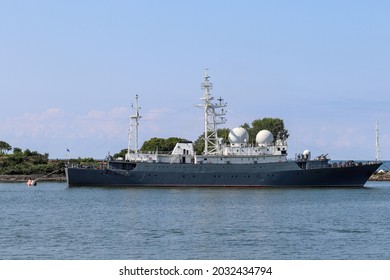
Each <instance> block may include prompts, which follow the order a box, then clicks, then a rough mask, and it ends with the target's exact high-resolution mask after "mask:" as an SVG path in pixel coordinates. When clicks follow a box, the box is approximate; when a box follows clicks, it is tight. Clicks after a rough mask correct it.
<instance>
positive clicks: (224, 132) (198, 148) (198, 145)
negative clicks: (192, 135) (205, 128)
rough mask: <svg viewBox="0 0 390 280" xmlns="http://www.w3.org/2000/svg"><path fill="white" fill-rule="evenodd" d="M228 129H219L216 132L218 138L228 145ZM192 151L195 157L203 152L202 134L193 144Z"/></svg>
mask: <svg viewBox="0 0 390 280" xmlns="http://www.w3.org/2000/svg"><path fill="white" fill-rule="evenodd" d="M229 132H230V129H229V128H220V129H218V130H217V135H218V138H222V139H223V141H224V142H225V143H229ZM194 150H195V153H196V154H197V155H201V154H202V153H203V151H204V133H203V134H202V135H200V136H199V137H198V139H196V140H195V142H194Z"/></svg>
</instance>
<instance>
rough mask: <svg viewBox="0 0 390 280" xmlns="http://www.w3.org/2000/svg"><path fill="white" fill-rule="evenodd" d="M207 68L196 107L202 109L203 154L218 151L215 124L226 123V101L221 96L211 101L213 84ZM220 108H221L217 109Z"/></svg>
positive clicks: (216, 152)
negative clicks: (201, 92)
mask: <svg viewBox="0 0 390 280" xmlns="http://www.w3.org/2000/svg"><path fill="white" fill-rule="evenodd" d="M209 79H210V76H209V75H208V71H207V69H206V70H205V75H204V82H203V83H202V89H203V90H204V92H203V97H202V98H201V100H202V101H203V103H202V104H199V105H197V107H199V108H202V109H203V110H204V144H205V147H204V154H205V155H209V154H218V153H219V152H220V147H219V141H218V140H219V139H218V134H217V126H218V125H220V124H224V123H226V118H225V117H224V116H225V115H226V110H224V109H223V108H224V107H226V103H225V102H223V99H222V98H219V99H218V103H213V100H214V97H213V96H211V93H210V91H211V90H212V88H213V84H212V83H210V81H209ZM219 109H221V110H219Z"/></svg>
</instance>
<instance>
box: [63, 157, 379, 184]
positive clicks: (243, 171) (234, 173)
mask: <svg viewBox="0 0 390 280" xmlns="http://www.w3.org/2000/svg"><path fill="white" fill-rule="evenodd" d="M379 166H380V163H375V164H366V165H354V166H349V167H334V168H319V169H301V168H299V167H298V165H297V164H296V163H295V162H282V163H268V164H256V165H248V164H234V165H218V164H216V165H207V164H159V163H133V164H130V163H129V164H127V163H123V165H122V168H121V169H103V170H101V169H95V168H72V167H68V168H66V176H67V182H68V186H69V187H74V186H88V187H94V186H102V187H115V186H117V187H144V186H153V187H362V186H364V184H365V183H366V182H367V180H368V179H369V178H370V176H371V175H372V174H373V173H374V172H375V171H376V170H377V169H378V167H379Z"/></svg>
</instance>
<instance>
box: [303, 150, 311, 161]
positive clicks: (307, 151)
mask: <svg viewBox="0 0 390 280" xmlns="http://www.w3.org/2000/svg"><path fill="white" fill-rule="evenodd" d="M302 155H303V156H304V157H305V158H306V159H310V157H311V152H310V151H309V150H304V151H303V153H302Z"/></svg>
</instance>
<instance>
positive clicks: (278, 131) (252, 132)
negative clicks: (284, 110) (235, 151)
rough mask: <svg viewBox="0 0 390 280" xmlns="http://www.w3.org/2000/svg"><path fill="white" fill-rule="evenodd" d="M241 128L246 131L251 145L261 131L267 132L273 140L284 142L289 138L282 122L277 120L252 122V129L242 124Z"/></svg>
mask: <svg viewBox="0 0 390 280" xmlns="http://www.w3.org/2000/svg"><path fill="white" fill-rule="evenodd" d="M245 126H246V127H245ZM243 127H244V128H246V129H247V130H248V133H249V141H250V142H251V143H254V142H255V141H256V135H257V133H258V132H259V131H260V130H263V129H266V130H269V131H270V132H271V133H272V135H273V136H274V139H275V140H276V139H282V140H286V139H287V138H288V136H289V134H288V130H287V129H285V127H284V122H283V120H282V119H279V118H263V119H257V120H254V121H253V122H252V127H249V126H248V125H247V124H244V125H243Z"/></svg>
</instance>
